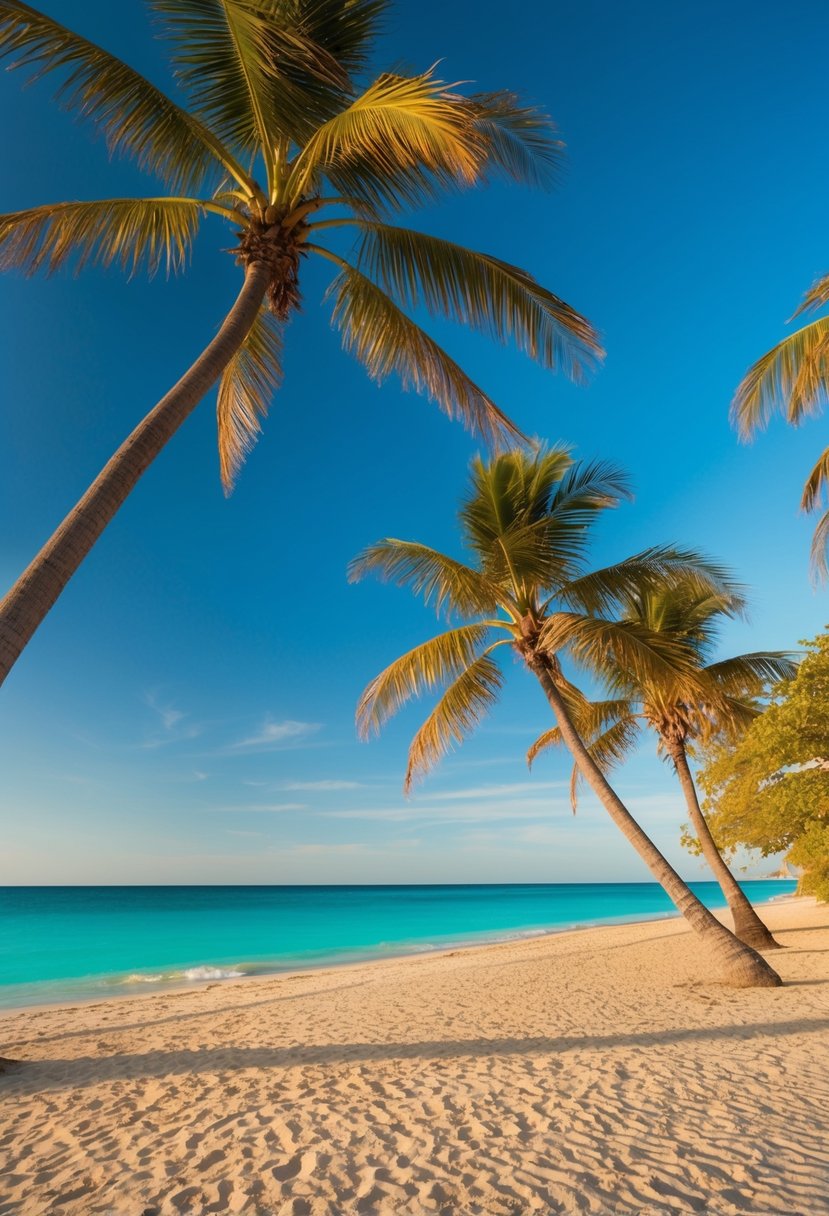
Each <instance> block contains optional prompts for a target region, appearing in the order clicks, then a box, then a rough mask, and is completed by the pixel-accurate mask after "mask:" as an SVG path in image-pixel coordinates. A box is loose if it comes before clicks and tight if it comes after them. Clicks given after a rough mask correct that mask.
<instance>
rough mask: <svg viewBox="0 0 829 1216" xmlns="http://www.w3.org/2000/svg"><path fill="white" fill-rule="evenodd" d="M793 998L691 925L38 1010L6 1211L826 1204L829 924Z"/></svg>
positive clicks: (805, 951)
mask: <svg viewBox="0 0 829 1216" xmlns="http://www.w3.org/2000/svg"><path fill="white" fill-rule="evenodd" d="M766 911H767V914H768V919H769V920H770V923H771V924H772V926H773V927H774V928H775V930H777V931H778V932H779V935H780V938H781V940H782V941H783V942H785V943H786V944H787V945H788V946H789V949H788V950H785V951H779V952H778V953H776V954H775V955H774V956H773V961H774V964H775V966H777V967H778V969H779V970H780V972H781V974H782V975H783V977H784V979H785V980H786V986H785V987H784V988H780V989H773V990H771V989H755V990H742V991H732V990H729V989H726V988H722V987H720V986H719V985H718V984H717V983H716V982H715V981H714V980H713V979H712V978H707V977H706V961H705V957H704V951H703V950H702V948H701V947H700V946H699V945H698V944H697V943H696V941H695V940H694V939H693V938H692V936H691V935H690V934H689V933H688V932H687V931H686V929H685V926H684V924H683V923H682V922H680V921H658V922H650V923H645V924H639V925H633V926H631V925H626V926H617V927H613V928H599V929H588V930H582V931H577V932H569V933H562V934H556V935H553V936H547V937H543V938H534V939H530V940H523V941H518V942H511V943H508V944H503V945H490V946H482V947H481V946H479V947H474V948H470V949H463V950H453V951H449V952H447V953H443V954H439V955H431V956H414V957H409V958H406V959H403V960H392V961H383V962H377V963H371V964H359V965H354V966H351V967H346V968H340V969H330V970H327V971H317V972H310V973H305V974H302V975H293V976H277V977H270V978H265V979H263V978H258V979H251V980H246V981H239V982H234V983H224V984H213V985H210V986H208V987H202V988H198V989H196V990H194V991H190V992H186V993H177V994H175V995H171V994H157V995H153V996H143V997H140V998H128V999H120V1000H117V1001H107V1002H98V1003H95V1004H89V1005H84V1006H76V1007H65V1008H60V1009H51V1008H46V1009H38V1010H28V1011H25V1012H16V1013H12V1014H8V1015H5V1016H3V1017H2V1018H0V1052H1V1053H2V1054H3V1055H4V1056H8V1057H13V1058H17V1059H19V1060H22V1061H26V1063H24V1064H22V1065H17V1066H13V1067H11V1068H8V1067H7V1068H6V1069H5V1070H4V1071H3V1072H2V1074H1V1075H0V1212H2V1213H3V1214H4V1216H6V1214H7V1213H8V1214H10V1213H14V1216H28V1214H32V1213H37V1214H38V1216H39V1214H40V1213H47V1212H48V1213H58V1212H60V1213H63V1214H64V1216H81V1214H83V1216H87V1214H89V1213H109V1214H111V1216H122V1214H123V1216H141V1214H142V1213H144V1212H153V1213H155V1212H158V1213H160V1214H161V1216H168V1214H169V1216H176V1214H177V1213H198V1214H202V1213H214V1212H228V1213H233V1212H245V1213H259V1214H260V1216H265V1214H267V1216H272V1214H273V1216H276V1214H279V1216H283V1214H284V1216H288V1214H290V1216H344V1214H346V1213H352V1212H353V1213H362V1214H372V1213H376V1214H377V1216H386V1214H391V1213H394V1214H395V1216H401V1214H405V1216H423V1214H426V1213H437V1214H439V1216H466V1214H470V1216H471V1214H473V1213H481V1214H483V1213H485V1214H487V1216H490V1214H492V1216H500V1214H502V1213H503V1214H504V1216H507V1214H508V1216H516V1214H517V1213H535V1212H538V1213H558V1212H567V1213H596V1214H599V1213H601V1214H605V1213H607V1214H610V1213H613V1214H614V1216H615V1214H617V1213H625V1214H627V1213H636V1214H637V1216H648V1214H649V1213H666V1212H671V1213H692V1212H701V1213H705V1214H706V1216H712V1214H715V1213H716V1214H719V1213H728V1214H729V1216H732V1214H733V1216H740V1214H745V1213H757V1214H760V1213H762V1214H763V1216H770V1214H772V1213H780V1214H782V1213H786V1214H787V1216H788V1214H790V1213H798V1214H800V1216H811V1214H813V1213H829V1137H827V1130H829V1069H828V1068H827V1065H829V908H827V907H826V906H825V905H824V906H820V905H816V904H814V903H813V902H812V901H810V900H793V901H790V902H787V903H779V904H775V905H773V906H770V907H768V908H767V909H766Z"/></svg>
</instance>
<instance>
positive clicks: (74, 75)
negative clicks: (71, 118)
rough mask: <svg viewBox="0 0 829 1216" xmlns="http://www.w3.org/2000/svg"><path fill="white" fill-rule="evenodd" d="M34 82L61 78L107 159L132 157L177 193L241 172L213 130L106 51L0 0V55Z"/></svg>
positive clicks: (68, 99)
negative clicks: (33, 77)
mask: <svg viewBox="0 0 829 1216" xmlns="http://www.w3.org/2000/svg"><path fill="white" fill-rule="evenodd" d="M9 56H14V62H13V63H12V64H11V66H12V67H24V68H31V69H32V70H33V71H34V73H35V75H36V77H40V76H43V75H45V74H46V73H48V72H53V71H60V72H63V73H66V75H65V76H64V80H63V83H62V85H61V87H60V90H59V93H58V97H59V98H60V100H61V101H62V103H63V105H64V106H65V107H66V108H67V109H72V110H74V111H76V112H77V113H79V114H80V115H81V116H82V117H83V118H85V119H88V120H89V121H90V122H92V123H93V124H94V126H95V127H97V128H98V130H99V131H101V132H102V134H103V136H104V138H105V140H106V144H107V148H108V150H109V151H110V152H111V153H125V154H128V155H130V156H132V157H133V158H134V159H135V160H136V161H137V163H138V165H139V167H140V168H142V169H148V170H149V171H150V172H152V173H156V174H157V175H158V176H159V177H160V178H161V179H162V181H164V182H166V184H167V185H168V186H169V187H170V188H171V189H172V190H174V191H175V192H177V193H178V192H190V191H196V190H198V189H199V188H200V187H201V186H202V184H203V183H204V181H205V179H207V178H209V177H210V178H212V179H213V180H214V181H218V180H219V178H220V176H221V174H222V172H223V171H228V172H231V173H233V172H235V173H236V174H237V175H240V176H241V175H242V170H241V169H240V167H239V166H238V165H237V164H236V162H235V161H234V160H233V158H232V157H231V156H230V154H229V153H228V151H227V150H226V149H225V148H223V147H222V146H221V144H220V143H219V141H218V140H217V139H216V137H215V135H214V134H212V132H210V131H208V130H207V129H206V128H205V127H204V126H203V125H202V124H201V123H200V122H199V121H198V120H197V119H196V118H195V117H193V116H192V115H191V114H188V113H187V112H186V111H185V110H183V109H181V108H180V107H179V106H177V105H176V104H175V102H173V101H172V100H171V99H170V98H169V97H167V96H166V94H164V93H163V92H162V91H161V90H160V89H158V88H156V86H155V85H153V84H151V83H150V82H149V81H148V80H145V79H144V77H143V76H141V75H140V74H139V73H138V72H136V71H134V70H133V69H132V68H131V67H128V66H127V64H125V63H122V62H121V60H120V59H116V57H115V56H114V55H110V54H109V53H108V52H107V51H104V50H102V49H101V47H99V46H96V45H95V43H94V42H89V41H87V40H86V39H85V38H81V37H80V36H79V35H77V34H74V33H73V32H72V31H71V30H68V29H66V28H65V26H62V25H60V24H59V22H57V21H53V20H52V18H51V17H47V16H46V15H45V14H44V13H40V12H38V11H37V10H36V9H33V8H31V7H30V6H29V5H28V4H23V3H21V2H20V0H0V57H2V58H7V57H9Z"/></svg>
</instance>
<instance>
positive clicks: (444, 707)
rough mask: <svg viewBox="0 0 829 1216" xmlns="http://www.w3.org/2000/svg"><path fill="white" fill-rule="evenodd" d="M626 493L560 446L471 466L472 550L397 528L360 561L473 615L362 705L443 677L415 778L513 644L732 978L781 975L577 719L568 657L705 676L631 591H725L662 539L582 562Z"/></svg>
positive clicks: (688, 684) (494, 689)
mask: <svg viewBox="0 0 829 1216" xmlns="http://www.w3.org/2000/svg"><path fill="white" fill-rule="evenodd" d="M627 493H628V490H627V484H626V480H625V478H624V476H623V475H622V474H621V473H620V472H619V471H618V470H617V469H615V468H613V467H612V466H610V465H607V464H604V463H579V464H574V463H573V462H572V460H571V458H570V456H569V455H568V454H567V451H566V450H565V449H563V448H560V447H557V448H552V449H550V450H544V449H541V450H538V451H536V452H535V453H534V454H529V453H527V452H525V451H513V452H510V453H506V454H503V455H500V456H498V457H496V458H495V459H494V460H493V461H492V462H491V463H489V464H485V463H483V462H482V461H481V460H477V461H475V462H474V463H473V466H472V477H471V488H470V492H469V494H468V496H467V498H466V499H465V501H464V503H463V505H462V508H461V514H460V519H461V528H462V533H463V538H464V540H465V542H466V545H467V547H468V549H469V550H471V553H472V555H473V562H472V563H471V564H466V563H464V562H462V561H459V560H456V559H455V558H452V557H449V556H447V555H445V554H443V553H440V552H438V551H437V550H435V549H431V548H429V547H428V546H426V545H423V544H419V543H416V542H412V541H402V540H394V539H387V540H384V541H380V542H379V543H377V544H375V545H372V546H371V547H370V548H368V549H366V550H365V551H364V552H363V553H362V554H361V555H360V556H359V557H357V558H356V559H355V561H354V562H353V563H352V565H351V567H350V577H351V578H352V579H359V578H362V577H363V576H364V575H366V574H368V573H377V574H379V575H380V576H381V577H383V578H385V579H387V580H391V581H393V582H396V583H398V584H405V585H408V586H410V587H411V588H412V590H413V591H415V592H416V593H418V594H420V595H422V596H423V598H424V600H426V602H430V601H431V602H433V603H434V604H435V606H436V608H437V609H438V611H439V612H441V611H445V612H446V613H448V614H449V615H451V616H455V617H457V618H460V619H461V620H462V621H463V623H461V624H458V625H455V626H453V627H452V628H449V629H448V630H446V631H445V632H443V633H441V634H439V635H438V636H437V637H434V638H432V639H431V640H430V641H427V642H424V643H423V644H422V645H420V646H417V647H415V649H414V650H411V651H409V653H408V654H405V655H403V656H402V657H401V658H399V659H397V660H396V661H395V662H394V663H392V664H391V665H390V666H389V667H387V668H386V670H385V671H383V672H381V673H380V675H378V676H377V677H376V678H375V679H374V680H372V682H371V683H370V684H369V685H368V687H367V688H366V690H365V692H364V693H363V696H362V698H361V700H360V703H359V706H358V710H357V723H358V728H359V731H360V734H361V735H362V736H363V737H366V736H368V735H369V734H371V733H372V732H373V731H379V729H380V728H381V727H382V725H383V724H384V722H386V720H387V719H388V718H389V717H390V716H391V715H392V714H394V713H396V712H397V710H399V709H400V707H401V706H402V705H403V704H404V703H405V702H406V701H408V700H409V699H410V698H411V697H413V696H417V695H420V694H421V693H423V692H426V691H429V690H432V689H434V688H436V687H438V686H445V691H444V692H443V693H442V695H441V696H440V698H439V700H438V701H437V703H436V705H435V707H434V708H433V710H432V712H431V713H430V714H429V716H428V717H427V718H426V721H425V722H424V723H423V725H422V726H421V727H420V729H419V730H418V732H417V733H416V735H415V737H414V740H413V741H412V744H411V747H410V750H409V763H408V769H407V772H406V778H405V788H406V790H407V791H408V790H410V789H411V787H412V783H413V782H414V781H415V780H416V778H418V777H419V776H422V775H423V774H425V773H426V772H428V770H429V769H430V768H432V767H433V766H434V765H435V764H436V763H437V762H438V760H440V758H441V757H442V756H443V755H444V754H445V753H446V752H447V750H449V748H451V747H452V746H453V745H454V744H457V743H460V742H461V741H462V740H463V739H464V738H465V737H466V736H467V735H468V734H469V732H470V731H471V730H473V729H474V727H475V726H476V725H477V723H478V722H479V721H480V719H481V718H482V717H483V716H484V714H485V713H486V712H487V711H488V710H489V709H490V708H491V707H492V706H493V704H494V703H495V701H496V700H497V697H498V693H499V690H500V688H501V685H502V682H503V675H502V672H501V669H500V668H499V666H498V664H497V663H496V661H495V658H494V654H495V652H496V651H497V650H499V648H501V647H504V646H508V647H509V648H510V649H511V650H512V651H513V653H515V654H517V655H518V656H519V657H520V658H521V660H522V661H523V663H524V665H525V666H526V667H527V668H528V669H529V670H530V671H531V672H532V674H533V675H534V676H535V677H536V679H537V680H538V682H539V683H540V685H541V688H542V690H543V692H544V695H545V697H546V699H547V701H548V703H549V706H550V708H551V709H552V711H553V714H554V716H555V720H556V724H557V726H558V728H559V730H560V731H561V736H562V738H563V740H564V742H565V744H566V745H567V747H568V749H569V750H570V752H571V754H572V756H573V759H574V761H575V763H576V765H577V766H578V769H579V771H580V772H581V774H582V775H583V777H584V779H585V781H586V782H587V784H588V785H589V786H590V787H591V789H592V790H593V791H594V793H595V794H596V796H597V797H598V799H599V800H600V801H601V803H602V805H603V806H604V807H605V809H606V810H607V812H608V814H609V815H610V817H611V819H612V820H613V821H614V823H615V824H616V825H617V827H619V828H620V830H621V831H622V832H623V833H624V835H625V836H626V837H627V839H628V840H629V841H630V843H631V844H632V845H633V847H634V848H635V849H636V851H637V853H638V854H639V856H640V857H641V858H642V859H643V861H644V862H645V864H646V865H647V866H648V868H649V869H650V871H651V873H652V874H653V876H654V878H655V879H656V880H657V881H658V882H660V883H661V884H662V886H663V887H664V888H665V890H666V892H667V893H668V895H669V896H670V897H671V899H672V900H673V902H674V903H675V905H676V907H677V908H678V909H679V911H680V912H681V913H682V914H683V915H684V916H685V917H686V918H687V920H688V921H689V922H690V924H691V926H692V927H693V929H694V930H695V931H696V932H697V933H699V934H700V935H701V936H702V937H703V938H704V939H705V940H706V941H707V942H708V943H710V945H711V948H712V950H713V951H714V953H715V955H716V958H717V961H718V963H719V966H720V968H721V970H722V972H723V975H724V978H725V979H726V981H727V982H729V983H731V984H734V985H737V986H741V987H747V986H753V985H757V986H772V985H777V984H779V983H780V979H779V977H778V976H777V974H776V973H775V972H774V971H773V970H772V969H771V967H769V965H768V964H767V963H766V961H765V960H764V959H763V958H761V957H760V955H759V954H757V953H756V952H755V951H754V950H753V949H752V948H751V947H749V946H746V945H745V944H744V943H742V942H740V941H738V940H737V938H736V937H735V936H734V935H733V934H732V933H730V932H729V931H728V929H726V928H725V926H724V925H722V924H720V922H719V921H718V920H717V919H716V917H714V916H713V915H712V913H711V912H710V911H709V910H708V909H707V908H706V907H705V906H704V905H703V904H702V903H701V902H700V901H699V900H698V899H697V898H696V896H695V895H694V894H693V892H692V891H691V890H690V888H689V887H688V885H687V884H686V883H685V882H683V880H682V879H681V878H680V876H679V874H677V872H676V871H675V870H674V869H673V867H672V866H671V865H670V864H669V862H668V861H667V860H666V858H665V857H663V856H662V854H661V853H660V852H659V850H658V849H657V848H656V846H655V845H654V844H653V842H652V841H651V840H650V839H649V837H648V836H647V835H646V834H645V832H644V831H643V830H642V828H641V827H640V826H639V824H638V823H637V822H636V820H635V819H634V818H633V816H632V815H631V814H630V812H629V811H628V809H627V807H626V806H625V805H624V804H623V802H622V801H621V799H620V798H619V797H618V796H617V794H616V793H615V791H614V790H613V789H612V788H611V786H610V785H609V784H608V781H607V779H606V777H605V775H604V773H603V772H602V769H601V767H600V766H599V765H598V764H597V763H596V762H595V760H594V759H593V757H592V756H591V754H590V751H589V749H588V747H587V746H586V744H585V742H584V740H583V739H582V738H581V736H580V735H579V732H578V730H577V729H576V726H575V725H574V721H573V717H572V713H571V709H572V707H573V705H574V704H577V703H578V702H579V701H581V700H582V699H583V694H582V693H581V692H580V691H579V690H578V689H577V688H576V687H575V686H574V685H573V684H572V683H571V682H570V680H569V679H567V677H566V676H565V674H564V671H563V668H562V661H563V660H564V659H565V658H569V659H571V660H575V661H576V663H578V664H579V665H581V666H582V667H584V668H586V669H587V670H588V671H591V672H594V673H596V672H598V673H599V674H602V673H603V672H604V671H605V668H606V665H607V661H608V657H612V660H613V662H614V664H619V665H621V666H624V667H625V668H629V669H630V670H632V671H635V672H637V673H638V675H639V676H640V677H641V678H645V677H646V676H649V677H650V678H652V679H653V678H656V676H657V673H660V674H661V675H662V677H663V679H664V681H665V684H666V686H667V687H670V688H671V689H672V691H673V692H674V695H676V696H679V695H680V694H681V693H682V692H683V691H684V693H685V695H686V696H688V695H691V693H692V692H693V691H694V690H695V689H696V687H697V684H696V679H695V676H694V672H693V669H692V667H691V665H690V664H688V663H686V662H684V661H683V658H684V652H683V648H682V647H681V646H679V645H678V644H677V643H676V641H675V640H674V639H672V638H671V637H670V636H665V635H663V634H660V633H658V632H654V631H652V630H651V629H649V628H648V627H646V626H643V625H641V624H640V623H638V622H636V621H619V620H615V619H612V615H611V614H613V612H614V610H616V609H618V606H619V604H620V602H621V601H622V600H623V598H624V597H625V595H629V594H631V593H632V592H633V591H634V590H635V589H636V588H637V587H641V586H643V585H647V584H648V583H649V582H652V583H653V584H654V585H658V584H660V583H661V582H663V581H664V580H665V579H668V578H671V577H676V578H680V577H681V578H683V579H686V580H689V581H691V582H692V583H693V585H695V586H697V587H699V588H704V589H707V590H708V591H713V592H716V591H717V590H719V589H720V588H721V586H722V581H723V574H722V572H721V571H720V570H719V569H718V568H717V567H716V566H714V565H712V564H711V563H708V562H705V561H704V560H703V559H701V558H700V557H699V556H698V555H697V554H694V553H690V552H684V551H681V550H677V549H673V548H652V549H648V550H646V551H645V552H642V553H639V554H636V555H635V556H633V557H630V558H627V559H626V560H624V561H621V562H619V563H617V564H615V565H612V566H609V567H605V568H603V569H600V570H594V571H587V570H586V569H585V566H586V559H587V553H588V545H589V539H590V530H591V526H592V525H593V524H594V523H595V521H596V519H597V517H598V516H599V514H600V513H601V512H602V511H603V510H604V509H606V508H608V507H612V506H615V505H616V504H618V502H619V501H620V499H621V498H622V497H624V496H626V495H627Z"/></svg>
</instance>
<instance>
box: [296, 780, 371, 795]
mask: <svg viewBox="0 0 829 1216" xmlns="http://www.w3.org/2000/svg"><path fill="white" fill-rule="evenodd" d="M362 788H363V786H362V782H360V781H333V780H331V781H288V782H286V783H285V785H283V786H282V789H283V790H320V791H321V792H323V793H326V792H328V791H334V790H359V789H362Z"/></svg>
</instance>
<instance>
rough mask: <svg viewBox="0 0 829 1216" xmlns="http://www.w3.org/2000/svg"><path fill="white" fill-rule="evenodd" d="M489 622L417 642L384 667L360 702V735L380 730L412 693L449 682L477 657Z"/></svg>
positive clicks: (413, 695) (367, 734)
mask: <svg viewBox="0 0 829 1216" xmlns="http://www.w3.org/2000/svg"><path fill="white" fill-rule="evenodd" d="M487 632H488V626H487V625H485V624H484V625H481V624H472V625H461V626H460V627H459V628H458V629H449V630H447V631H446V633H441V634H439V635H438V636H437V637H436V638H431V639H430V640H429V641H428V642H423V643H422V644H421V645H420V646H415V648H414V649H413V650H410V651H408V653H407V654H404V655H401V657H400V658H399V659H395V661H394V662H393V663H390V664H389V666H388V667H387V668H386V669H385V671H381V672H380V674H379V675H378V676H376V677H375V678H374V679H373V680H372V681H371V683H370V684H369V685H368V687H367V688H366V689H365V691H364V693H363V695H362V697H361V698H360V703H359V705H358V706H357V730H358V733H359V735H360V737H361V738H363V739H365V738H367V737H368V736H369V735H370V734H372V733H374V732H377V731H379V730H380V728H381V727H382V725H383V723H384V722H386V721H387V720H388V719H389V718H390V717H391V716H392V715H393V714H395V713H397V711H398V709H400V707H401V706H402V705H405V703H406V702H407V701H408V700H410V698H411V697H416V696H419V695H420V694H421V693H422V692H425V691H427V690H429V689H432V688H435V687H437V686H438V685H442V684H447V683H449V681H450V680H453V679H455V677H456V676H458V675H460V673H461V672H462V671H464V670H465V669H466V668H467V667H468V666H469V665H470V663H473V662H474V661H475V660H476V659H477V658H478V652H479V651H480V649H481V647H482V646H483V644H484V642H485V640H486V635H487Z"/></svg>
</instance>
